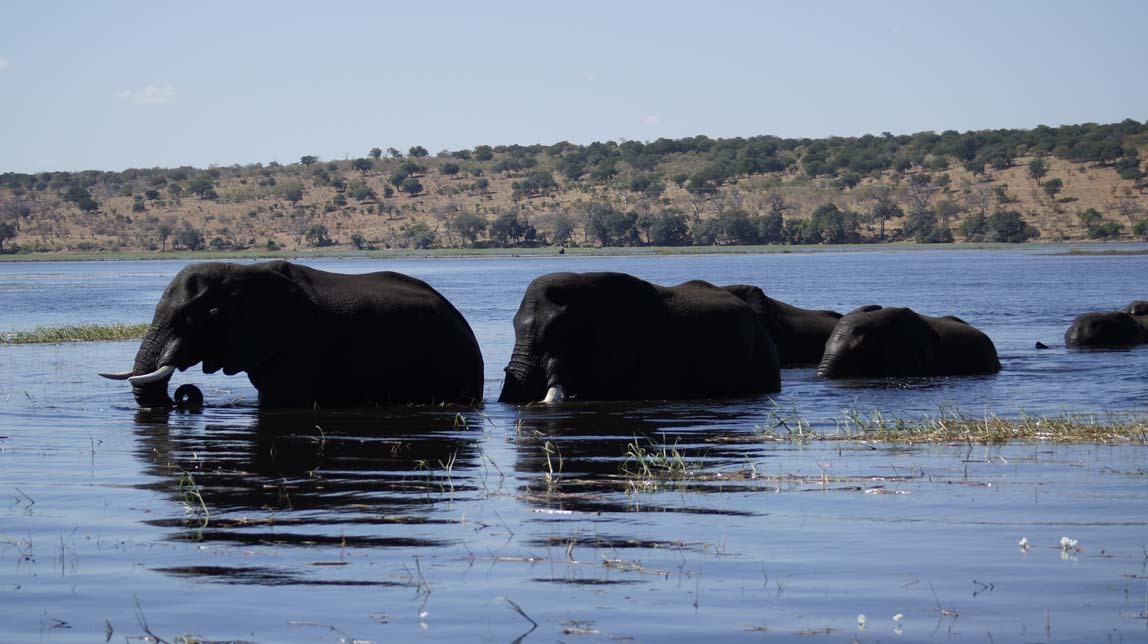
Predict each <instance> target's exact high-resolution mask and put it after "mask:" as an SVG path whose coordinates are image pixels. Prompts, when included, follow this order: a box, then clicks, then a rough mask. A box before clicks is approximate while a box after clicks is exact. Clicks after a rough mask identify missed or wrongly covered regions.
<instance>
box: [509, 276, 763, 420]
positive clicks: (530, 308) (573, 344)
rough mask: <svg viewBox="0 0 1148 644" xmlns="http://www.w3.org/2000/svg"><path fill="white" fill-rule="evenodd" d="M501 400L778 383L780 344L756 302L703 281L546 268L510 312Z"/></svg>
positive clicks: (668, 395)
mask: <svg viewBox="0 0 1148 644" xmlns="http://www.w3.org/2000/svg"><path fill="white" fill-rule="evenodd" d="M514 336H515V342H514V350H513V352H512V355H511V357H510V362H509V364H508V365H507V366H506V369H505V371H506V380H505V382H504V383H503V387H502V393H501V395H500V396H499V400H500V401H502V402H507V403H527V402H532V401H539V400H541V401H542V402H547V403H549V402H557V401H560V400H563V399H579V400H665V399H681V398H704V397H713V396H739V395H751V394H760V393H768V392H774V391H779V390H780V389H781V372H780V367H779V364H778V359H777V348H776V347H775V346H774V344H773V340H772V339H771V338H770V337H769V333H768V331H766V330H765V328H764V327H763V326H761V324H759V323H758V321H757V316H756V315H755V314H754V312H753V309H751V308H750V307H749V305H748V304H746V303H745V302H744V301H742V300H741V299H739V298H737V297H735V296H734V295H732V294H731V293H729V292H728V291H725V290H722V289H720V288H718V287H716V286H714V285H712V284H709V283H707V282H702V281H691V282H686V283H683V284H679V285H677V286H672V287H664V286H658V285H655V284H651V283H649V282H646V281H644V280H641V279H639V278H637V277H634V276H632V275H627V274H625V273H612V272H601V273H550V274H547V275H543V276H541V277H538V278H537V279H535V280H534V281H532V282H531V283H530V285H529V286H528V287H527V289H526V292H525V294H524V295H523V297H522V303H521V305H520V307H519V309H518V312H517V313H516V314H515V316H514Z"/></svg>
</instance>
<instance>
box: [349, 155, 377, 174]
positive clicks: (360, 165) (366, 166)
mask: <svg viewBox="0 0 1148 644" xmlns="http://www.w3.org/2000/svg"><path fill="white" fill-rule="evenodd" d="M351 167H352V168H354V169H355V170H358V171H359V172H362V173H363V174H366V173H367V172H369V171H370V170H371V168H373V167H375V162H374V161H372V160H371V159H366V158H359V159H355V160H354V161H351Z"/></svg>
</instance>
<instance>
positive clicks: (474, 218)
mask: <svg viewBox="0 0 1148 644" xmlns="http://www.w3.org/2000/svg"><path fill="white" fill-rule="evenodd" d="M447 226H448V227H449V228H452V229H453V230H454V231H455V232H457V233H458V236H459V237H461V238H462V239H463V240H465V241H469V242H470V245H471V246H474V245H475V243H477V242H478V236H479V235H481V234H482V233H483V231H485V230H486V220H485V219H483V218H482V217H480V216H478V215H476V214H474V213H469V212H463V213H459V214H457V215H455V216H454V219H451V220H450V221H449V222H448V223H447Z"/></svg>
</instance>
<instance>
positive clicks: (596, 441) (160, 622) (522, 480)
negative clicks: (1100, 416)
mask: <svg viewBox="0 0 1148 644" xmlns="http://www.w3.org/2000/svg"><path fill="white" fill-rule="evenodd" d="M963 258H974V259H975V261H971V262H969V263H968V264H967V265H964V266H957V265H956V264H955V262H956V260H960V259H963ZM818 259H819V262H812V260H809V259H804V258H800V257H781V256H778V257H772V258H753V257H750V258H702V259H696V258H683V259H682V260H681V261H669V260H666V259H665V258H644V259H633V258H627V259H619V260H611V259H609V258H602V259H594V260H589V261H586V262H582V263H576V264H575V265H576V266H577V267H578V269H579V270H598V269H603V268H605V269H620V270H630V272H635V273H638V274H642V275H643V276H645V277H649V278H651V279H655V280H656V281H660V282H663V283H677V282H680V281H684V279H687V278H689V277H703V278H706V279H709V280H710V281H714V282H718V283H732V282H751V283H764V285H765V286H766V287H767V291H769V290H771V288H772V290H773V291H775V293H771V294H775V295H776V296H777V297H779V298H781V299H786V300H789V301H792V302H794V303H796V304H800V305H803V306H809V307H815V308H836V309H838V310H848V309H850V308H853V306H855V305H856V304H862V303H865V301H868V300H875V301H882V302H885V303H890V304H895V303H903V304H906V305H910V306H913V308H915V309H918V310H922V311H926V312H929V313H933V314H940V313H964V315H963V317H968V318H976V319H977V321H976V322H974V323H977V324H978V326H982V328H984V327H988V328H987V329H986V330H989V331H990V335H992V336H993V337H994V340H996V342H997V345H998V349H1000V353H1001V356H1002V361H1003V362H1004V367H1005V368H1004V370H1003V371H1002V372H1001V373H1000V374H998V375H995V376H987V377H976V378H942V379H905V380H860V381H834V382H826V381H821V380H818V379H816V378H814V377H813V374H812V369H808V368H806V369H787V370H785V372H784V374H783V387H784V389H783V391H782V392H781V393H780V394H778V395H776V396H772V397H757V398H747V399H734V400H722V401H674V402H650V403H633V402H619V403H577V402H575V403H568V404H562V405H558V406H526V407H522V408H516V407H511V406H507V405H502V404H499V403H496V402H488V403H487V404H486V405H485V406H484V407H482V408H480V409H455V408H425V407H404V408H392V409H383V410H350V411H330V412H328V411H322V412H313V411H308V412H263V411H260V410H258V409H256V408H255V406H254V402H255V392H254V389H253V388H251V387H250V385H249V383H247V382H246V381H245V379H243V378H241V377H233V378H226V377H223V376H221V375H218V374H216V375H213V376H205V375H203V374H200V373H197V372H191V371H189V372H187V373H182V374H178V375H177V376H176V381H175V382H174V383H173V385H178V384H180V383H181V382H195V383H198V384H201V385H203V386H204V392H205V394H206V396H207V406H206V407H205V408H204V409H203V410H202V411H201V412H198V413H190V412H173V413H162V414H158V415H157V414H151V413H140V412H138V411H137V409H136V408H135V405H134V403H133V402H132V400H131V395H130V392H129V391H127V390H126V389H125V388H124V387H122V386H121V385H120V384H118V383H112V382H108V381H105V380H102V379H99V378H97V377H95V376H94V373H95V372H96V371H99V370H104V369H108V368H109V367H115V366H118V365H122V364H124V361H125V360H128V361H130V357H131V356H132V355H134V352H135V346H134V343H107V344H92V345H60V346H38V347H0V490H4V491H5V495H4V498H5V502H4V503H0V564H2V565H3V566H4V568H2V569H0V570H3V572H2V573H0V601H3V602H4V606H5V608H6V609H10V610H8V611H6V612H3V613H0V633H4V634H5V636H4V637H0V639H5V638H8V639H12V640H13V641H39V640H43V641H77V642H89V641H93V640H96V639H99V638H104V637H106V633H107V632H108V629H112V631H113V637H115V638H119V637H126V638H129V640H130V641H135V640H134V639H133V638H139V637H143V636H144V635H146V633H145V630H144V629H145V626H144V622H143V620H146V628H148V629H150V630H151V631H152V632H154V633H156V634H158V635H160V636H162V637H164V638H165V639H167V640H168V641H174V639H175V638H176V637H177V636H182V635H184V634H193V635H200V636H202V637H203V638H205V639H214V640H244V641H259V642H270V641H307V642H310V641H316V640H319V641H332V642H334V641H340V640H343V641H349V640H351V639H360V640H370V641H412V640H420V641H459V640H463V641H473V640H475V639H482V640H487V641H514V640H515V639H516V638H519V637H521V636H523V635H524V634H525V639H524V640H522V641H526V642H530V641H553V640H571V639H577V638H579V636H581V637H582V638H585V639H586V641H602V640H622V641H628V640H629V639H631V638H632V639H635V640H639V641H642V640H645V641H650V640H653V641H697V640H698V639H700V638H703V637H704V638H719V639H722V640H726V639H732V640H741V639H752V640H754V641H758V640H760V639H761V637H762V636H763V634H765V635H766V636H767V637H773V638H775V639H781V640H782V641H786V640H791V639H795V638H801V636H807V635H813V634H820V635H828V639H831V640H833V641H852V640H854V639H857V640H858V641H889V640H898V641H899V640H903V641H921V640H924V639H933V640H943V641H950V642H964V641H978V642H979V641H985V640H986V639H989V636H991V638H992V640H993V641H1036V640H1040V641H1051V640H1054V639H1055V640H1062V641H1095V640H1101V641H1104V640H1106V639H1111V640H1113V641H1121V640H1123V641H1138V640H1142V639H1143V638H1144V637H1145V635H1146V634H1148V622H1146V621H1145V611H1146V610H1148V606H1145V604H1144V603H1143V598H1144V597H1145V595H1146V593H1148V558H1146V557H1145V554H1144V552H1145V551H1144V548H1145V547H1148V539H1146V538H1145V535H1148V470H1146V469H1145V466H1144V463H1146V462H1148V448H1146V447H1145V446H1143V445H1135V444H1118V445H1060V444H1053V443H1044V442H1041V443H1023V444H1006V445H996V446H984V445H975V444H966V443H960V444H932V445H917V446H905V445H897V444H888V443H871V442H867V441H861V440H857V441H848V442H833V443H828V442H813V443H803V442H800V441H778V440H775V439H774V438H775V437H776V436H784V435H786V434H787V429H786V428H787V426H786V425H785V423H790V424H791V426H795V424H796V423H797V422H798V420H797V417H798V416H800V417H801V418H802V419H804V420H806V421H808V422H812V423H814V424H815V425H818V426H820V427H821V428H822V429H828V430H832V429H833V428H834V427H835V423H837V422H840V421H844V420H845V419H846V415H845V411H843V410H858V411H859V412H862V413H865V412H868V411H870V410H874V409H876V410H880V411H881V412H882V413H884V414H886V415H888V416H890V417H896V416H902V417H904V416H907V417H915V416H921V415H925V414H929V415H936V414H937V412H938V410H939V409H940V408H942V407H945V406H954V407H957V408H960V409H963V410H965V411H968V412H969V413H971V414H973V415H976V414H979V413H983V412H984V411H986V410H991V411H996V412H999V413H1003V414H1008V413H1016V412H1018V411H1019V410H1025V411H1028V412H1036V413H1059V412H1060V411H1062V410H1080V411H1097V412H1103V411H1107V410H1118V411H1124V412H1136V411H1142V410H1143V409H1144V403H1145V402H1146V401H1148V398H1146V397H1145V396H1146V395H1148V391H1146V389H1148V387H1145V384H1146V382H1148V380H1146V378H1148V376H1146V375H1145V374H1146V373H1148V370H1146V369H1144V367H1145V366H1146V365H1145V360H1148V349H1137V350H1132V351H1127V352H1103V353H1096V352H1076V351H1067V350H1065V349H1064V348H1063V347H1060V346H1054V348H1053V349H1052V350H1049V351H1040V352H1037V351H1035V350H1033V349H1032V341H1033V340H1034V339H1036V338H1042V339H1047V338H1052V341H1049V343H1050V344H1054V345H1055V344H1056V337H1057V333H1062V332H1063V328H1064V326H1066V325H1067V322H1068V320H1069V319H1071V315H1072V312H1074V311H1077V310H1080V309H1086V308H1090V307H1091V308H1097V303H1098V302H1106V301H1109V300H1117V301H1118V302H1119V303H1125V302H1126V301H1127V300H1129V299H1132V298H1131V297H1130V296H1129V292H1130V291H1132V290H1134V288H1138V286H1135V287H1134V286H1132V285H1131V284H1132V281H1135V280H1140V277H1139V276H1142V275H1143V271H1142V269H1143V268H1145V267H1148V265H1146V264H1143V263H1142V262H1143V261H1144V260H1142V259H1141V258H1137V257H1133V258H1121V260H1120V263H1119V264H1118V265H1114V264H1112V263H1105V262H1099V261H1096V260H1097V259H1100V258H1035V257H1032V256H1028V255H1023V254H1017V253H1000V254H993V253H990V254H983V253H975V254H963V253H948V254H944V253H940V254H933V253H921V254H916V253H912V254H881V253H869V254H855V255H849V256H836V255H835V256H826V257H821V258H818ZM1105 259H1108V258H1105ZM1125 260H1127V261H1125ZM984 262H989V263H988V264H985V263H984ZM1036 263H1039V265H1035V264H1036ZM327 264H329V265H327V266H325V267H326V268H334V269H339V268H340V267H343V266H344V265H343V264H340V263H338V262H328V263H327ZM396 264H397V265H396ZM814 265H816V266H817V267H818V268H817V271H819V272H817V273H814V272H812V270H811V268H810V267H811V266H814ZM560 267H561V268H568V267H570V263H568V262H567V263H563V264H557V263H556V262H554V261H544V260H527V261H525V262H524V263H515V262H510V261H504V260H462V261H459V262H446V261H437V262H406V263H398V262H391V263H386V262H349V263H347V264H346V268H347V270H374V269H379V268H389V269H397V270H401V271H403V272H408V273H412V274H416V275H419V276H420V277H423V278H425V279H428V280H429V281H431V282H432V283H434V284H435V285H436V286H439V287H441V289H442V290H443V291H444V292H447V293H448V296H449V297H451V299H452V300H454V301H455V302H456V304H458V305H459V308H460V309H461V310H463V312H464V314H465V315H467V317H468V318H469V319H470V320H471V323H472V325H473V326H474V328H475V331H476V334H477V335H478V337H479V339H480V343H481V344H482V347H483V351H484V353H485V354H486V361H487V364H488V370H487V391H488V394H489V393H490V392H492V391H494V392H497V389H498V386H499V385H500V384H501V368H502V366H503V365H504V363H505V356H506V355H508V354H509V350H510V345H511V343H512V341H513V334H512V329H511V326H510V323H509V320H510V317H511V316H512V315H513V310H514V308H516V306H517V297H518V295H520V293H521V289H522V288H524V287H525V284H526V283H527V282H528V281H529V279H530V278H532V277H533V276H534V275H536V274H537V273H540V272H545V270H553V269H556V268H560ZM942 268H943V269H944V270H941V269H942ZM177 269H178V266H177V265H175V264H171V265H167V264H157V265H147V266H143V265H133V266H130V267H125V266H118V267H116V266H113V267H110V268H109V267H104V266H96V267H89V268H86V269H85V270H87V271H88V272H89V273H92V272H94V273H96V274H99V275H105V277H103V278H100V279H99V280H97V284H103V286H101V287H100V288H99V289H96V291H97V292H103V291H100V289H104V291H107V290H110V287H111V285H112V284H113V283H116V280H115V279H113V278H112V277H109V276H107V275H106V274H108V273H116V274H121V273H122V275H123V276H124V277H129V276H130V277H131V278H132V279H134V280H138V282H139V283H140V284H141V285H146V286H141V288H140V290H139V291H138V292H136V293H135V294H134V295H130V296H128V295H124V294H121V295H122V297H124V298H126V299H120V300H116V302H117V303H116V304H114V307H124V310H125V311H126V313H124V315H126V316H127V317H125V318H123V319H124V320H125V321H130V320H134V319H146V317H147V315H148V314H149V312H150V307H151V306H152V305H153V304H154V298H155V297H158V289H162V287H163V285H164V284H165V283H166V281H167V279H170V275H168V272H170V273H174V271H175V270H177ZM479 269H481V271H480V270H479ZM1069 269H1071V270H1069ZM4 270H6V271H8V272H9V274H8V275H6V276H5V277H12V276H13V274H14V273H13V271H14V269H12V268H10V267H5V268H4ZM930 271H932V272H931V273H930ZM1010 271H1011V273H1010ZM1137 271H1139V273H1138V272H1137ZM33 272H34V273H36V275H37V276H36V277H34V278H30V282H29V283H33V284H40V285H42V286H43V287H44V289H47V290H51V289H52V288H56V286H57V285H64V286H61V288H65V286H66V288H65V290H66V291H67V292H69V293H75V294H76V296H77V297H81V298H83V297H84V295H83V293H84V289H83V288H81V287H79V286H76V285H75V282H77V281H79V282H82V281H83V279H85V278H84V277H83V275H85V274H86V273H85V272H84V271H83V270H80V269H78V268H77V267H75V266H70V267H69V268H68V269H67V271H65V272H58V273H53V272H52V269H51V268H50V267H37V268H36V269H35V270H34V271H33ZM15 274H16V275H17V276H18V274H19V273H18V271H16V272H15ZM46 275H47V276H46ZM69 275H71V276H72V277H71V278H70V277H69ZM840 275H855V276H856V277H857V279H862V280H864V281H863V283H864V285H865V288H864V289H859V288H858V287H857V286H856V284H854V283H843V281H842V280H841V279H840V278H839V276H840ZM923 275H924V276H928V277H929V279H926V278H925V277H922V276H923ZM957 275H963V276H964V278H965V280H964V282H965V283H963V285H962V283H958V282H959V280H958V279H957V277H956V276H957ZM1130 276H1131V277H1130ZM754 277H757V278H758V279H754ZM1062 277H1063V279H1061V278H1062ZM1133 278H1135V280H1134V279H1133ZM69 280H71V281H69ZM121 281H122V280H121ZM1018 283H1019V284H1022V285H1025V288H1021V289H1013V288H1012V287H1011V285H1013V284H1018ZM1138 283H1139V282H1137V284H1138ZM27 284H28V283H25V286H27ZM938 284H941V285H942V286H943V288H945V289H948V291H947V292H949V293H950V296H949V297H948V299H946V300H945V301H944V302H942V303H937V302H935V299H936V295H935V294H936V290H937V288H939V287H938ZM69 285H70V286H69ZM1038 285H1040V288H1042V289H1044V290H1045V291H1047V290H1049V289H1051V290H1054V291H1056V292H1055V293H1054V294H1052V295H1048V294H1046V293H1041V292H1039V291H1038V289H1037V286H1038ZM73 287H74V288H73ZM153 288H154V289H156V292H154V293H153V292H152V290H151V289H153ZM2 289H7V290H3V291H2V292H3V293H4V294H5V296H7V295H8V294H15V296H16V297H19V298H21V299H20V301H21V302H22V303H23V304H24V305H25V306H26V308H25V309H24V310H23V312H22V313H21V314H20V317H19V320H21V322H20V323H19V324H16V323H12V322H9V319H13V318H5V319H4V320H3V323H2V324H0V326H5V327H8V326H11V327H15V326H19V325H20V324H24V323H25V322H27V323H29V324H33V325H34V324H41V323H51V322H52V321H53V320H54V319H55V318H53V317H52V315H55V314H54V313H50V312H45V311H49V309H50V306H51V305H50V302H49V300H50V299H51V298H50V297H48V296H45V295H43V292H40V293H37V290H38V289H37V288H21V289H17V288H16V287H13V286H9V285H7V284H5V285H0V290H2ZM42 290H43V289H41V291H42ZM104 295H105V296H109V297H110V295H109V294H108V293H106V292H104ZM1006 296H1007V297H1006ZM100 297H102V296H100ZM136 300H138V305H136V304H130V303H128V304H124V302H131V301H136ZM857 300H863V301H857ZM1006 300H1007V302H1006ZM36 302H41V304H36ZM922 304H926V306H922ZM37 306H39V307H40V308H39V309H37V308H36V307H37ZM76 306H77V307H78V308H77V309H76V310H83V311H86V310H88V309H91V310H94V311H101V312H100V313H98V315H101V316H111V315H113V313H112V312H110V311H107V310H105V309H101V308H100V307H99V304H98V303H97V302H94V301H88V302H86V303H83V304H81V305H76ZM133 307H134V308H133ZM969 310H972V311H974V314H973V315H969V314H968V313H967V311H969ZM37 311H39V313H37ZM1062 311H1063V313H1062ZM119 313H120V311H118V310H117V312H115V315H118V314H119ZM61 315H63V314H61ZM970 321H972V320H970ZM1046 341H1047V340H1046ZM1062 537H1068V538H1069V539H1070V540H1076V542H1077V544H1076V546H1074V547H1072V548H1064V547H1062V546H1061V539H1062ZM1022 538H1024V539H1027V543H1028V544H1029V545H1028V547H1027V548H1022V547H1020V545H1019V542H1020V540H1021V539H1022ZM859 614H864V615H866V616H867V625H866V627H865V630H864V631H859V630H858V621H857V616H858V615H859ZM894 615H901V616H902V619H901V620H897V621H895V620H893V616H894ZM141 616H142V617H141ZM205 616H210V617H208V618H205ZM535 623H536V624H537V625H538V626H537V628H536V629H534V627H533V624H535ZM587 636H588V637H587Z"/></svg>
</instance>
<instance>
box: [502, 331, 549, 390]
mask: <svg viewBox="0 0 1148 644" xmlns="http://www.w3.org/2000/svg"><path fill="white" fill-rule="evenodd" d="M545 393H546V377H545V374H544V373H543V370H542V361H541V360H540V359H539V356H538V355H537V354H536V353H535V351H534V347H533V343H532V342H524V341H519V342H516V343H515V344H514V352H513V353H512V354H511V356H510V363H509V364H508V365H507V366H506V379H505V381H503V383H502V393H501V394H499V396H498V400H499V402H505V403H512V404H522V403H527V402H530V401H533V400H542V397H543V396H544V395H545Z"/></svg>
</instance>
